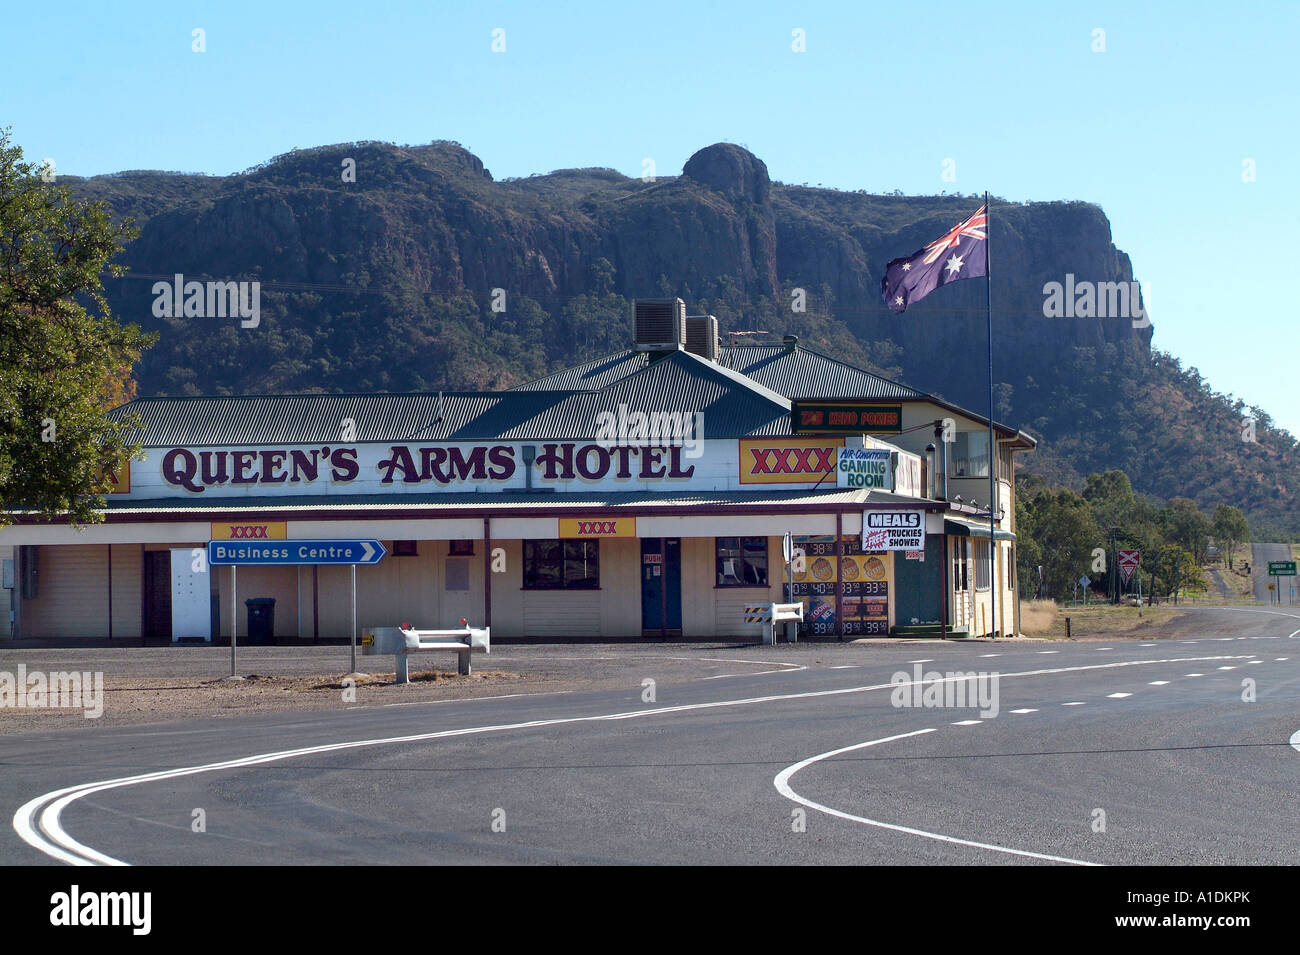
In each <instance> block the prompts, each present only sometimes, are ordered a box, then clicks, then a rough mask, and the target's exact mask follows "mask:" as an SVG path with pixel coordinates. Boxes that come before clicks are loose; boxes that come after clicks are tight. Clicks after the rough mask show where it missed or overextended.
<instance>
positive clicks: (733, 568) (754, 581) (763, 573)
mask: <svg viewBox="0 0 1300 955" xmlns="http://www.w3.org/2000/svg"><path fill="white" fill-rule="evenodd" d="M714 543H715V545H716V549H717V550H716V557H717V571H718V586H719V587H766V586H767V538H766V537H719V538H716V539H715V542H714Z"/></svg>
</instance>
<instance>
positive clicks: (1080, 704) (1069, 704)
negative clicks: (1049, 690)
mask: <svg viewBox="0 0 1300 955" xmlns="http://www.w3.org/2000/svg"><path fill="white" fill-rule="evenodd" d="M1061 705H1062V706H1087V705H1088V704H1087V703H1085V702H1083V700H1075V701H1074V702H1072V703H1062V704H1061Z"/></svg>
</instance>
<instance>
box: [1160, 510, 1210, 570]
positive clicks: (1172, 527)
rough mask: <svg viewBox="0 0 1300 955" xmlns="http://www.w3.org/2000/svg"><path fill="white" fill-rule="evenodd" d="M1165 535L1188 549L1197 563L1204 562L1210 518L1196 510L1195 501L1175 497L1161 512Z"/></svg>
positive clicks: (1207, 545) (1208, 538) (1208, 541)
mask: <svg viewBox="0 0 1300 955" xmlns="http://www.w3.org/2000/svg"><path fill="white" fill-rule="evenodd" d="M1161 517H1162V518H1163V523H1164V529H1165V535H1166V536H1167V537H1168V538H1169V539H1170V540H1171V541H1173V542H1174V543H1176V544H1178V545H1180V546H1181V547H1182V548H1183V549H1184V550H1186V551H1189V552H1190V553H1191V555H1192V557H1193V558H1195V560H1196V562H1197V563H1198V564H1203V563H1205V560H1206V556H1207V553H1208V550H1209V543H1210V519H1209V518H1208V517H1206V516H1205V515H1204V514H1202V513H1201V512H1200V511H1199V510H1197V507H1196V502H1195V501H1192V500H1190V499H1188V498H1185V497H1176V498H1174V499H1173V500H1172V501H1170V502H1169V507H1167V508H1165V509H1164V510H1163V511H1162V512H1161Z"/></svg>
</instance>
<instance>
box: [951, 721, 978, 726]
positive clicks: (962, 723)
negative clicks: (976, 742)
mask: <svg viewBox="0 0 1300 955" xmlns="http://www.w3.org/2000/svg"><path fill="white" fill-rule="evenodd" d="M983 722H984V721H983V720H958V721H957V722H956V723H953V724H952V725H953V726H974V725H975V724H976V723H983Z"/></svg>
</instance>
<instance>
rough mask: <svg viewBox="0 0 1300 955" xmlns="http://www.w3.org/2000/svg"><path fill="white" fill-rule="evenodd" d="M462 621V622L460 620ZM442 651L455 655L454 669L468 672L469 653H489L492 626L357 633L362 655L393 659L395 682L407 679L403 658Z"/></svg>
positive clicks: (377, 629) (379, 629)
mask: <svg viewBox="0 0 1300 955" xmlns="http://www.w3.org/2000/svg"><path fill="white" fill-rule="evenodd" d="M461 623H462V624H464V623H465V621H464V620H461ZM432 650H446V651H451V652H453V653H455V654H456V655H457V668H456V672H457V673H459V674H460V675H461V676H469V674H470V662H469V661H470V655H471V654H473V653H491V652H492V628H491V627H470V626H463V627H462V629H460V630H415V629H413V628H411V627H410V626H409V625H407V624H403V625H402V626H400V627H371V628H370V629H368V630H365V631H363V632H362V634H361V655H362V656H386V655H388V654H392V656H393V657H394V658H395V660H396V669H397V682H398V683H408V682H410V671H409V668H408V665H407V661H408V660H409V658H410V655H411V654H412V653H422V652H424V651H432Z"/></svg>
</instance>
